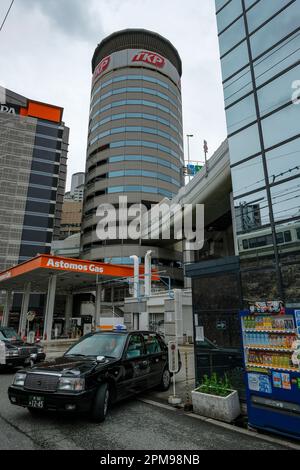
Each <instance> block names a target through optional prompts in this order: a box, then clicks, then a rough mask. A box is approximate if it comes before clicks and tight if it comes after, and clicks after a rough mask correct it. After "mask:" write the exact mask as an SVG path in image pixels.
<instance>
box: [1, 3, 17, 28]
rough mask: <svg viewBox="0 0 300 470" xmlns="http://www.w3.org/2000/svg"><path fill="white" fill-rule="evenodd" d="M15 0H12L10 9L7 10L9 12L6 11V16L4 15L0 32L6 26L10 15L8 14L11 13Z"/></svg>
mask: <svg viewBox="0 0 300 470" xmlns="http://www.w3.org/2000/svg"><path fill="white" fill-rule="evenodd" d="M14 1H15V0H11V4H10V6H9V8H8V10H7V13H6V15H5V17H4V20H3V21H2V24H1V26H0V32H1V31H2V28H3V26H4V24H5V22H6V20H7V17H8V15H9V13H10V10H11V8H12V6H13V4H14Z"/></svg>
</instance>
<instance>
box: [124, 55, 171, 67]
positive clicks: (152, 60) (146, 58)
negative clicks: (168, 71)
mask: <svg viewBox="0 0 300 470" xmlns="http://www.w3.org/2000/svg"><path fill="white" fill-rule="evenodd" d="M132 62H145V63H146V64H150V65H154V67H159V68H162V67H164V66H165V63H166V61H165V59H164V58H163V57H162V56H161V55H158V54H155V53H154V52H146V51H141V52H138V53H137V54H136V55H135V56H134V57H133V59H132Z"/></svg>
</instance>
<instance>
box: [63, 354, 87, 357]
mask: <svg viewBox="0 0 300 470" xmlns="http://www.w3.org/2000/svg"><path fill="white" fill-rule="evenodd" d="M66 356H80V357H87V356H86V354H66Z"/></svg>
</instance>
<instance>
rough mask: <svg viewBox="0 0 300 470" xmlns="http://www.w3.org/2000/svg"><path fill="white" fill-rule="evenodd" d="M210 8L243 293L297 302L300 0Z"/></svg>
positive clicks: (242, 1) (236, 1) (241, 1)
mask: <svg viewBox="0 0 300 470" xmlns="http://www.w3.org/2000/svg"><path fill="white" fill-rule="evenodd" d="M216 10H217V24H218V34H219V44H220V55H221V66H222V75H223V88H224V99H225V110H226V119H227V129H228V138H229V149H230V161H231V167H232V182H233V201H234V212H235V232H236V248H237V254H239V256H240V260H241V271H242V281H245V282H243V289H244V292H243V294H244V297H245V298H248V299H249V298H250V299H251V298H252V296H253V295H255V298H262V299H265V298H267V297H270V296H271V297H272V298H279V297H281V298H284V299H285V300H286V301H287V302H288V303H289V304H291V305H298V302H299V301H300V287H299V285H297V280H296V279H297V277H298V276H299V275H300V270H299V265H300V240H299V237H298V232H299V227H300V209H299V208H300V104H299V101H300V100H299V98H300V92H299V93H297V88H298V91H299V89H300V85H299V83H300V82H299V80H300V0H272V1H269V0H258V1H246V0H230V1H227V2H226V1H216ZM250 269H251V270H252V271H251V273H250V271H249V270H250ZM246 273H247V274H246ZM288 273H290V276H289V275H288ZM255 286H256V288H257V292H255Z"/></svg>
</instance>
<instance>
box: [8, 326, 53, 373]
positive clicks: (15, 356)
mask: <svg viewBox="0 0 300 470" xmlns="http://www.w3.org/2000/svg"><path fill="white" fill-rule="evenodd" d="M0 341H2V342H3V343H4V344H5V350H6V354H5V356H6V357H5V359H6V364H2V368H3V367H18V366H23V367H24V366H26V365H34V364H35V363H38V362H41V361H44V360H45V358H46V354H45V353H44V349H43V346H42V345H40V344H38V343H35V344H28V343H25V342H24V341H23V340H22V339H21V337H20V336H19V335H18V334H17V332H16V331H15V330H14V329H13V328H9V327H0ZM0 367H1V366H0Z"/></svg>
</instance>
